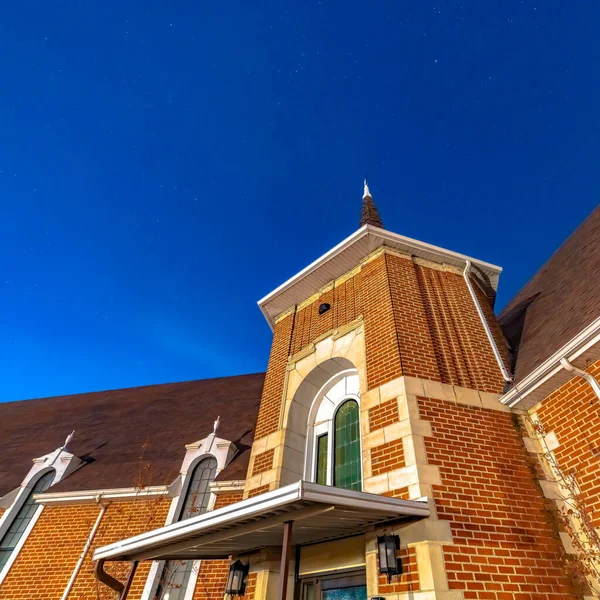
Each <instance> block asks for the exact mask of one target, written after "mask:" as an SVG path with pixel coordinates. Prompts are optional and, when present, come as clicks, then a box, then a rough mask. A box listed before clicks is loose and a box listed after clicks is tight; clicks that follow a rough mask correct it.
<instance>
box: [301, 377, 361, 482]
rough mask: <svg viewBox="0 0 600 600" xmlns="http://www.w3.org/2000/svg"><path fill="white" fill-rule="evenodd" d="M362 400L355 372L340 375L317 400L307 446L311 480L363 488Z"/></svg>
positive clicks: (310, 420)
mask: <svg viewBox="0 0 600 600" xmlns="http://www.w3.org/2000/svg"><path fill="white" fill-rule="evenodd" d="M359 401H360V391H359V381H358V375H356V372H355V371H354V372H345V373H342V374H338V375H337V376H336V377H334V378H333V379H332V380H331V381H330V382H329V383H328V384H326V385H325V386H324V387H323V389H322V390H321V392H320V393H319V395H318V396H317V397H316V398H315V401H314V403H313V407H312V409H311V417H309V432H308V434H309V435H308V447H307V453H308V460H307V466H308V468H309V469H310V472H309V473H307V478H308V479H310V480H311V481H315V482H316V483H320V484H323V485H335V486H336V487H341V488H345V489H348V490H359V491H360V490H361V489H362V460H361V446H360V408H359Z"/></svg>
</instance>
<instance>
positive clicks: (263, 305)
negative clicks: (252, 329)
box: [258, 225, 502, 327]
mask: <svg viewBox="0 0 600 600" xmlns="http://www.w3.org/2000/svg"><path fill="white" fill-rule="evenodd" d="M367 236H372V238H374V239H375V240H377V241H378V242H380V243H376V244H375V245H374V246H373V247H372V248H371V251H373V250H374V249H376V248H378V247H379V246H381V245H385V243H386V242H389V243H391V244H402V245H404V246H407V247H408V248H409V249H411V250H414V252H415V253H417V254H418V252H425V253H427V254H429V255H431V254H433V255H435V256H437V257H439V259H440V264H453V265H455V266H457V267H460V268H461V269H462V268H464V265H465V264H466V261H470V262H471V263H472V264H473V265H474V266H475V267H478V268H480V269H482V270H484V271H488V272H492V273H494V274H496V275H499V274H500V273H501V272H502V268H501V267H499V266H497V265H493V264H491V263H488V262H485V261H481V260H477V259H476V258H472V257H470V256H466V255H464V254H460V253H458V252H453V251H451V250H446V249H445V248H440V247H439V246H434V245H432V244H427V243H426V242H421V241H419V240H415V239H412V238H409V237H406V236H403V235H400V234H397V233H393V232H391V231H387V230H385V229H380V228H379V227H373V226H372V225H363V226H362V227H361V228H360V229H358V230H357V231H355V232H354V233H353V234H352V235H350V236H348V237H347V238H346V239H345V240H342V241H341V242H340V243H339V244H338V245H337V246H334V247H333V248H332V249H331V250H329V251H328V252H326V253H325V254H323V255H322V256H320V257H319V258H317V260H315V261H314V262H312V263H311V264H310V265H308V266H307V267H305V268H304V269H302V270H301V271H300V272H299V273H297V274H296V275H294V276H293V277H292V278H290V279H288V280H287V281H286V282H284V283H282V284H281V285H280V286H279V287H277V288H275V289H274V290H273V291H272V292H271V293H269V294H267V295H266V296H265V297H264V298H261V299H260V300H259V301H258V306H259V307H260V310H261V312H262V313H263V315H264V317H265V319H266V320H267V322H268V323H269V325H270V326H271V327H272V326H273V320H274V316H276V315H270V314H269V312H268V310H267V305H268V304H269V302H270V301H272V300H273V299H275V298H276V297H277V296H278V295H279V294H281V293H282V292H285V291H286V290H288V289H290V288H291V287H293V286H294V285H296V284H297V283H299V282H300V281H301V280H302V279H304V278H305V277H307V276H308V275H310V274H311V273H314V272H315V271H317V270H318V269H319V268H320V267H322V266H323V265H325V264H326V263H328V262H329V261H331V260H332V259H334V258H336V257H337V256H339V255H340V254H341V253H342V252H344V250H346V249H348V248H350V247H351V246H352V245H353V244H355V243H356V242H358V241H359V240H361V239H362V238H364V237H367ZM341 275H343V273H340V276H341ZM494 287H496V285H494ZM315 291H316V290H315Z"/></svg>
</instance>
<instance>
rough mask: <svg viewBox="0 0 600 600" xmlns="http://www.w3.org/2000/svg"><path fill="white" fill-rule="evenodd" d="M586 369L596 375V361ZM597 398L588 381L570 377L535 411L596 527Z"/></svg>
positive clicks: (599, 513)
mask: <svg viewBox="0 0 600 600" xmlns="http://www.w3.org/2000/svg"><path fill="white" fill-rule="evenodd" d="M587 370H588V372H589V373H591V374H592V375H593V376H594V377H596V379H600V361H597V362H596V363H594V364H593V365H592V366H591V367H589V368H588V369H587ZM599 406H600V401H599V400H598V398H596V395H595V394H594V391H593V390H592V388H591V386H590V384H589V383H588V382H587V381H585V380H584V379H582V378H581V377H573V378H572V379H570V380H569V381H568V382H567V383H565V384H564V385H563V386H562V387H560V388H559V389H558V390H556V391H555V392H554V393H553V394H551V395H550V396H548V398H546V399H545V400H544V401H543V402H542V405H541V406H540V407H539V408H538V409H537V411H536V412H537V415H538V418H539V420H540V421H541V423H542V424H543V425H544V428H545V429H546V431H547V432H548V433H550V432H554V433H555V435H556V439H557V440H558V443H559V446H558V448H556V449H555V450H554V455H555V457H556V459H557V461H558V464H559V465H560V467H561V469H562V470H563V471H564V472H565V473H575V475H576V478H577V483H578V485H579V488H580V491H581V494H582V497H583V499H584V501H585V504H586V507H587V508H588V509H589V511H590V513H591V515H592V518H593V519H594V525H595V526H596V527H600V480H599V478H598V473H599V472H600V451H599V450H600V410H599Z"/></svg>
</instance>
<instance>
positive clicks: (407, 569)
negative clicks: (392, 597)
mask: <svg viewBox="0 0 600 600" xmlns="http://www.w3.org/2000/svg"><path fill="white" fill-rule="evenodd" d="M398 556H399V557H400V560H401V561H402V571H403V572H402V575H396V576H395V577H392V579H391V581H390V582H389V583H388V580H387V576H386V575H379V577H378V579H377V584H378V585H377V588H378V593H379V594H406V593H409V592H418V591H419V590H420V589H421V588H420V587H419V573H418V571H417V555H416V552H415V549H414V548H401V549H400V551H399V552H398Z"/></svg>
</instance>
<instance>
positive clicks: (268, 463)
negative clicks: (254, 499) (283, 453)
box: [252, 448, 275, 476]
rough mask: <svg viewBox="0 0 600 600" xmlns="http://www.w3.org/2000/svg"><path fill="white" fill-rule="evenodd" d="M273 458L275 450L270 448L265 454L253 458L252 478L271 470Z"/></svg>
mask: <svg viewBox="0 0 600 600" xmlns="http://www.w3.org/2000/svg"><path fill="white" fill-rule="evenodd" d="M274 456H275V449H274V448H271V449H270V450H266V451H265V452H261V453H260V454H257V455H256V456H255V457H254V464H253V465H252V476H254V475H259V474H260V473H264V472H265V471H268V470H269V469H272V468H273V457H274Z"/></svg>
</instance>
